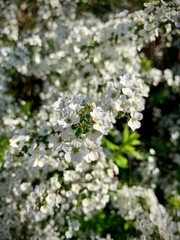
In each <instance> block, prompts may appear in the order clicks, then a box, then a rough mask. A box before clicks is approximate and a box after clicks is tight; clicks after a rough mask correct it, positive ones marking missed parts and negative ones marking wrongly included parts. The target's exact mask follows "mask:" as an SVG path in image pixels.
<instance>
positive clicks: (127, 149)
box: [122, 145, 142, 159]
mask: <svg viewBox="0 0 180 240" xmlns="http://www.w3.org/2000/svg"><path fill="white" fill-rule="evenodd" d="M122 151H123V152H124V153H126V154H129V155H131V156H134V157H136V158H138V159H142V155H141V154H140V153H139V152H138V151H136V150H135V148H134V147H133V146H130V145H125V146H124V147H123V149H122Z"/></svg>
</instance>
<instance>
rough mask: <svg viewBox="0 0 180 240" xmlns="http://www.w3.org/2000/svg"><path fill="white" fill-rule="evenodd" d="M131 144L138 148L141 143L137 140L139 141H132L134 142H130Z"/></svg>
mask: <svg viewBox="0 0 180 240" xmlns="http://www.w3.org/2000/svg"><path fill="white" fill-rule="evenodd" d="M130 144H131V145H133V146H136V145H140V144H141V142H140V141H139V140H137V139H134V140H132V141H131V142H130Z"/></svg>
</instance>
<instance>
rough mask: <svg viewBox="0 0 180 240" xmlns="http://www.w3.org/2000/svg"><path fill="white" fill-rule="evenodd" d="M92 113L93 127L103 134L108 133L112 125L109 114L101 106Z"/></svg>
mask: <svg viewBox="0 0 180 240" xmlns="http://www.w3.org/2000/svg"><path fill="white" fill-rule="evenodd" d="M90 115H91V117H92V120H93V121H94V125H93V128H94V129H95V130H97V131H99V132H101V133H102V134H107V133H108V131H109V129H110V128H111V126H112V125H111V122H110V119H109V116H108V114H106V113H105V112H104V111H103V110H102V109H101V108H100V107H96V108H94V109H93V111H92V112H91V113H90Z"/></svg>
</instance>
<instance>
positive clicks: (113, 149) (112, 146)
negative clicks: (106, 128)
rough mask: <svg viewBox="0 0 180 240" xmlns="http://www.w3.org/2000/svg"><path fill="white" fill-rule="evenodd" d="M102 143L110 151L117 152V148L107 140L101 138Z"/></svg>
mask: <svg viewBox="0 0 180 240" xmlns="http://www.w3.org/2000/svg"><path fill="white" fill-rule="evenodd" d="M102 143H103V144H104V145H105V146H106V147H107V148H108V149H109V150H111V151H115V150H119V146H118V145H116V144H114V143H112V142H111V141H109V140H108V139H107V138H103V140H102Z"/></svg>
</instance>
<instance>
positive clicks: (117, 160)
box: [113, 155, 128, 169]
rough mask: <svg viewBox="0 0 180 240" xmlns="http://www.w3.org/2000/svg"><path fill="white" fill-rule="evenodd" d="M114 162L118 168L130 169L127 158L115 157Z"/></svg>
mask: <svg viewBox="0 0 180 240" xmlns="http://www.w3.org/2000/svg"><path fill="white" fill-rule="evenodd" d="M113 161H114V162H115V163H116V164H117V166H118V167H120V168H125V169H127V168H128V159H127V158H125V157H124V156H122V155H117V156H115V157H113Z"/></svg>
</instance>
